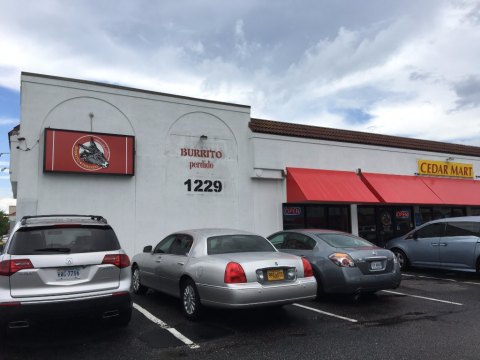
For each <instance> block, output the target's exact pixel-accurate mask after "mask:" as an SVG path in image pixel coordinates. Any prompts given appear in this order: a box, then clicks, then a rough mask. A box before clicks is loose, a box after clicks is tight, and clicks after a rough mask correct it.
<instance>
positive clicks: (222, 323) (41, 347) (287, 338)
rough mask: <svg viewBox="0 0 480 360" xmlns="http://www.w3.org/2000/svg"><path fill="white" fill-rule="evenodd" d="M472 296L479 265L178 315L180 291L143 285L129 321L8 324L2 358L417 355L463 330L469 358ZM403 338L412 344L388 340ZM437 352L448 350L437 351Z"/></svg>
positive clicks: (475, 300) (477, 294)
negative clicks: (473, 269) (373, 288)
mask: <svg viewBox="0 0 480 360" xmlns="http://www.w3.org/2000/svg"><path fill="white" fill-rule="evenodd" d="M479 299H480V278H479V277H478V276H477V275H476V274H463V273H460V274H459V273H450V272H439V271H409V272H407V273H404V274H403V281H402V284H401V286H400V287H399V288H398V289H395V290H392V291H381V292H378V293H377V294H375V295H372V296H368V297H360V298H358V299H354V298H352V297H345V296H336V297H324V298H322V299H320V300H316V301H309V302H302V303H299V304H293V305H287V306H284V307H282V308H273V309H270V308H267V309H253V310H238V311H227V310H219V309H206V311H205V313H204V317H203V320H202V321H199V322H191V321H188V320H186V319H185V318H184V317H183V314H182V312H181V308H180V304H179V300H178V299H175V298H172V297H169V296H165V295H163V294H160V293H157V292H153V291H149V292H148V293H147V294H146V295H144V296H134V303H135V304H136V305H135V310H134V314H133V318H132V322H131V323H130V325H129V326H128V327H127V328H123V329H118V328H112V327H108V326H97V325H92V324H88V323H83V324H80V325H79V324H77V322H76V321H73V322H72V321H68V322H67V323H66V324H65V323H63V324H54V325H49V326H48V327H43V328H32V329H29V330H18V331H11V332H10V333H9V335H8V338H7V341H6V342H4V343H3V344H2V347H3V349H2V354H3V355H5V356H6V357H4V358H5V359H7V358H8V359H20V358H22V359H24V358H42V359H43V358H45V359H46V358H48V359H63V358H66V357H68V358H69V359H77V358H78V359H81V358H82V359H84V358H89V357H93V358H95V359H103V358H105V359H107V358H109V359H110V358H118V359H128V358H157V357H160V356H161V357H162V358H176V357H180V356H189V357H190V358H198V359H201V358H225V357H227V356H228V357H232V358H249V357H250V358H263V357H265V356H267V355H268V354H270V355H272V356H273V354H277V353H278V352H279V351H280V352H281V353H282V354H283V357H285V358H295V357H296V356H297V355H298V353H305V352H306V351H307V349H308V347H311V348H312V349H313V348H318V350H319V351H323V352H326V353H331V356H332V357H334V351H333V350H332V349H331V348H330V347H329V346H331V345H328V344H337V346H342V348H343V349H345V351H346V354H350V355H352V354H355V355H357V356H359V354H365V355H366V354H367V353H369V352H371V351H372V344H375V347H378V346H380V348H378V349H376V348H375V350H374V351H375V354H377V355H375V356H373V357H372V358H380V355H378V354H387V353H391V352H393V353H392V354H394V353H395V352H398V354H408V353H409V352H412V353H411V354H410V355H412V354H413V355H415V354H417V355H418V354H420V353H423V352H426V351H428V349H429V348H432V347H435V348H436V349H438V348H443V347H448V346H447V345H448V344H449V343H450V345H451V346H454V342H455V341H456V340H455V338H458V337H459V336H460V337H461V339H462V349H461V350H460V352H461V353H462V354H463V356H461V358H465V359H469V358H472V359H474V358H476V355H475V356H474V352H473V349H476V348H477V343H478V342H477V339H478V336H480V333H479V332H480V330H479V329H478V326H476V324H477V323H478V321H480V315H478V314H479V313H480V312H479V310H480V300H479ZM57 325H59V326H57ZM414 334H417V335H416V336H414ZM420 338H423V339H424V340H423V341H420V340H419V339H420ZM405 342H410V346H411V347H412V349H410V348H407V349H405V348H404V349H397V348H396V347H395V344H401V343H405ZM432 342H437V343H436V344H433V343H432ZM287 344H289V346H288V347H287V346H286V345H287ZM415 349H416V352H414V351H413V350H415ZM112 351H113V352H114V354H115V355H114V356H112ZM32 353H35V354H36V357H31V354H32ZM211 354H214V355H212V356H210V355H211ZM326 358H328V356H327V357H326ZM395 358H402V357H395ZM404 358H417V357H415V356H413V357H412V356H410V357H408V356H406V355H405V357H404ZM418 358H419V357H418ZM437 358H439V359H448V358H450V357H449V355H448V354H447V353H445V354H442V353H439V354H438V356H437Z"/></svg>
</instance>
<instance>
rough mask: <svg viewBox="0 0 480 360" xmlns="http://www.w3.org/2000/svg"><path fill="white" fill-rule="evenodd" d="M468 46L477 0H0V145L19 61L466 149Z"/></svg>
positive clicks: (476, 92) (479, 71)
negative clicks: (450, 143) (459, 146)
mask: <svg viewBox="0 0 480 360" xmlns="http://www.w3.org/2000/svg"><path fill="white" fill-rule="evenodd" d="M479 44H480V0H476V1H471V0H458V1H457V0H450V1H442V0H421V1H418V0H388V1H385V0H362V1H358V0H349V1H346V0H304V1H298V0H295V1H293V0H292V1H290V0H268V1H267V0H229V1H219V0H217V1H214V0H172V1H170V0H162V1H150V0H136V1H130V0H111V1H110V0H103V1H93V0H92V1H89V0H69V1H62V0H37V1H33V0H32V1H24V0H1V1H0V152H3V153H8V152H9V148H8V138H7V132H8V131H9V130H11V129H12V128H13V126H15V125H16V124H18V123H19V121H20V115H19V113H20V112H19V103H20V100H19V87H20V72H21V71H27V72H36V73H41V74H49V75H56V76H65V77H72V78H77V79H86V80H94V81H100V82H108V83H114V84H120V85H126V86H132V87H137V88H141V89H148V90H155V91H160V92H166V93H172V94H179V95H186V96H193V97H199V98H206V99H212V100H219V101H227V102H234V103H239V104H245V105H250V106H251V107H252V117H258V118H263V119H272V120H278V121H285V122H296V123H303V124H310V125H318V126H326V127H334V128H342V129H353V130H358V131H367V132H376V133H382V134H391V135H397V136H406V137H415V138H422V139H430V140H438V141H445V142H453V143H460V144H467V145H475V146H480V67H479V61H480V45H479ZM8 164H9V157H8V154H4V155H2V156H1V157H0V168H2V169H3V168H5V167H7V168H8ZM11 197H12V194H11V190H10V183H9V179H8V169H6V170H3V171H2V173H1V174H0V209H4V210H5V206H6V204H7V203H8V202H9V201H10V200H8V199H9V198H11Z"/></svg>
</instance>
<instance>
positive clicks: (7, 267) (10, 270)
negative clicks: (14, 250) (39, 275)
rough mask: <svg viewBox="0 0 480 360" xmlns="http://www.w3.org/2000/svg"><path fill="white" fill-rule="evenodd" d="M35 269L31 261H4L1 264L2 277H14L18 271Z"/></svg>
mask: <svg viewBox="0 0 480 360" xmlns="http://www.w3.org/2000/svg"><path fill="white" fill-rule="evenodd" d="M23 269H33V264H32V262H31V261H30V259H15V260H4V261H2V262H0V276H12V275H13V274H15V273H16V272H17V271H20V270H23Z"/></svg>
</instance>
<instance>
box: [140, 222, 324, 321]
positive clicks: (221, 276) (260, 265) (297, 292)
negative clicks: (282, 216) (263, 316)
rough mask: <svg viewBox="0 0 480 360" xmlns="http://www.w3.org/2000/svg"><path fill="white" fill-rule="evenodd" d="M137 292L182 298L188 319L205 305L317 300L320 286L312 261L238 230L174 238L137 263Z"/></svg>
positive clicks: (242, 305) (188, 233) (194, 232)
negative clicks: (151, 291)
mask: <svg viewBox="0 0 480 360" xmlns="http://www.w3.org/2000/svg"><path fill="white" fill-rule="evenodd" d="M132 288H133V291H134V292H135V293H136V294H144V293H145V292H146V291H147V289H148V288H151V289H154V290H158V291H161V292H164V293H167V294H170V295H173V296H176V297H179V298H180V299H181V303H182V309H183V312H184V314H185V316H186V317H187V318H189V319H196V318H198V317H199V314H200V313H201V309H202V306H214V307H223V308H246V307H257V306H276V305H283V304H289V303H293V302H296V301H301V300H308V299H314V298H315V296H316V291H317V283H316V281H315V278H314V276H313V271H312V267H311V265H310V263H309V262H308V260H306V259H304V258H301V257H298V256H295V255H291V254H285V253H280V252H278V251H277V250H276V249H275V247H274V246H273V245H272V244H271V243H270V242H269V241H268V240H267V239H265V238H263V237H261V236H259V235H255V234H252V233H248V232H245V231H239V230H229V229H197V230H186V231H181V232H176V233H173V234H171V235H169V236H167V237H166V238H165V239H163V240H162V241H160V242H159V243H158V244H157V245H156V246H155V247H154V248H153V247H152V246H146V247H145V248H144V249H143V253H141V254H137V255H135V256H134V257H133V259H132Z"/></svg>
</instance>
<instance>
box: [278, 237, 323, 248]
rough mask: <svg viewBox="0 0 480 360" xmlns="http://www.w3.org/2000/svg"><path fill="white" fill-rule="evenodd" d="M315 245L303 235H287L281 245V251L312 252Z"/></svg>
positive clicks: (313, 241)
mask: <svg viewBox="0 0 480 360" xmlns="http://www.w3.org/2000/svg"><path fill="white" fill-rule="evenodd" d="M316 244H317V243H316V242H315V240H313V239H311V238H309V237H308V236H306V235H303V234H296V233H289V234H288V235H287V237H286V239H285V243H284V244H283V249H291V250H312V249H313V248H314V247H315V245H316Z"/></svg>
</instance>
